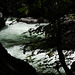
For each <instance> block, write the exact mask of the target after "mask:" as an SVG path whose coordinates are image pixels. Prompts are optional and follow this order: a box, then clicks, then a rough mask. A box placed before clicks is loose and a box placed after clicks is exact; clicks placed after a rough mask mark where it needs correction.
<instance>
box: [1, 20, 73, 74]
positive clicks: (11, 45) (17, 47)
mask: <svg viewBox="0 0 75 75" xmlns="http://www.w3.org/2000/svg"><path fill="white" fill-rule="evenodd" d="M9 24H10V22H9V21H6V26H5V27H4V28H3V29H2V30H1V31H0V42H1V43H2V44H3V46H4V47H5V48H6V50H7V51H8V53H9V54H10V55H12V56H13V57H16V58H18V59H21V60H28V62H29V63H30V64H31V65H32V66H33V67H35V68H36V69H37V70H38V71H40V72H41V71H42V70H43V68H45V69H44V70H43V72H48V71H50V72H53V71H54V72H55V73H57V71H56V70H55V69H52V70H51V68H49V69H46V67H45V66H46V65H45V64H50V63H53V62H54V61H56V60H57V61H58V60H59V59H58V58H59V57H58V53H57V52H55V53H54V54H53V56H52V57H50V58H49V56H48V55H47V53H44V52H43V53H40V54H37V53H38V51H39V50H35V51H34V55H33V56H32V51H27V52H26V53H25V54H23V47H24V46H23V43H25V42H29V41H30V39H28V38H25V36H24V34H23V33H24V32H27V31H28V30H29V29H30V28H35V29H36V28H37V27H36V25H37V24H27V23H24V22H14V23H13V24H11V25H9ZM43 24H44V25H46V24H45V23H43ZM41 25H42V24H41ZM25 35H26V36H29V33H27V34H25ZM41 37H44V35H42V36H41ZM73 56H74V55H73ZM45 61H46V63H45ZM49 61H50V62H49ZM42 64H43V65H42ZM39 65H41V68H40V67H39ZM61 69H62V68H61ZM61 69H60V70H61Z"/></svg>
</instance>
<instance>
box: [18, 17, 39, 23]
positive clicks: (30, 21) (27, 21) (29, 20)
mask: <svg viewBox="0 0 75 75" xmlns="http://www.w3.org/2000/svg"><path fill="white" fill-rule="evenodd" d="M19 21H20V22H26V23H28V24H34V23H37V22H38V20H37V19H33V18H32V17H27V18H21V19H20V20H19Z"/></svg>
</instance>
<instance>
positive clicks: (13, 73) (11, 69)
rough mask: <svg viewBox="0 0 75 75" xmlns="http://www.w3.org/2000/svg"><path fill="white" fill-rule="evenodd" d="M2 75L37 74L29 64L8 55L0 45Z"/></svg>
mask: <svg viewBox="0 0 75 75" xmlns="http://www.w3.org/2000/svg"><path fill="white" fill-rule="evenodd" d="M0 75H37V73H36V70H35V69H34V68H33V67H32V66H31V65H29V64H28V63H27V62H24V61H23V60H20V59H17V58H15V57H12V56H11V55H10V54H8V53H7V51H6V49H5V48H4V47H3V46H2V44H0Z"/></svg>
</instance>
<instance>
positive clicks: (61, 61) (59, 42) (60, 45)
mask: <svg viewBox="0 0 75 75" xmlns="http://www.w3.org/2000/svg"><path fill="white" fill-rule="evenodd" d="M57 25H58V31H57V42H58V46H57V50H58V55H59V60H60V63H61V65H62V67H63V68H64V70H65V73H66V75H73V73H72V72H71V70H70V69H69V68H68V67H67V65H66V63H65V57H64V54H63V52H62V49H61V47H62V37H61V35H62V34H61V24H60V21H59V20H58V21H57Z"/></svg>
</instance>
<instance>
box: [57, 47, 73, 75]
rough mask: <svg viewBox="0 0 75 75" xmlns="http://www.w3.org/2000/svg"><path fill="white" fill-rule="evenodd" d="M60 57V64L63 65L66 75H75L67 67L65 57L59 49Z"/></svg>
mask: <svg viewBox="0 0 75 75" xmlns="http://www.w3.org/2000/svg"><path fill="white" fill-rule="evenodd" d="M58 55H59V60H60V63H61V64H62V67H63V68H64V70H65V73H66V75H73V73H72V71H71V70H70V69H69V68H68V67H67V65H66V63H65V57H64V55H63V53H62V50H61V49H60V48H59V49H58Z"/></svg>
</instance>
